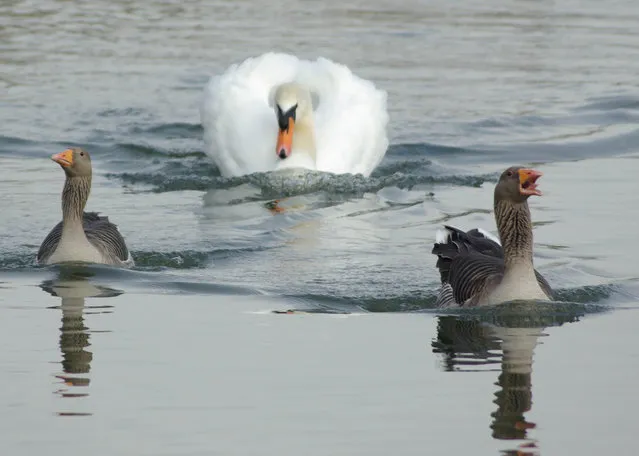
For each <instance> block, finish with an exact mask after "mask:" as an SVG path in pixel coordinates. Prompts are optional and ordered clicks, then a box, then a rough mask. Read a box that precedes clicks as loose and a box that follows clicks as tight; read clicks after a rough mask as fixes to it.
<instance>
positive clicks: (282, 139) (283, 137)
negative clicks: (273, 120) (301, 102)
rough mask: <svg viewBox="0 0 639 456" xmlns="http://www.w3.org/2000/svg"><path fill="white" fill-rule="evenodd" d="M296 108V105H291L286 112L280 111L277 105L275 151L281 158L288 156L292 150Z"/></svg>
mask: <svg viewBox="0 0 639 456" xmlns="http://www.w3.org/2000/svg"><path fill="white" fill-rule="evenodd" d="M296 109H297V105H295V106H293V107H292V108H291V109H289V110H288V111H286V112H282V110H281V109H280V107H279V106H278V107H277V124H278V125H279V132H278V134H277V145H276V146H275V153H276V154H277V156H278V157H280V158H281V159H282V160H283V159H285V158H287V157H288V156H290V155H291V152H292V151H293V129H294V128H295V110H296Z"/></svg>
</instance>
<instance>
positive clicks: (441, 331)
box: [432, 314, 578, 456]
mask: <svg viewBox="0 0 639 456" xmlns="http://www.w3.org/2000/svg"><path fill="white" fill-rule="evenodd" d="M577 318H578V316H577V315H572V316H566V317H560V318H559V319H558V318H557V317H556V316H553V317H550V318H543V317H540V318H539V319H537V318H534V317H533V318H531V316H530V315H521V316H514V315H509V316H508V317H507V318H505V317H504V318H499V317H498V316H495V314H491V315H490V318H489V319H486V320H490V321H486V320H482V319H470V318H469V317H463V316H461V317H458V316H445V317H439V321H438V325H437V337H436V339H435V340H433V343H432V348H433V352H434V353H439V354H441V355H442V361H443V366H442V367H443V369H444V370H447V371H466V372H468V371H475V370H483V371H486V370H490V371H499V372H500V373H499V376H498V377H497V383H496V385H497V387H498V388H497V391H496V392H495V393H494V394H495V399H494V401H493V402H494V403H495V404H496V405H497V410H495V411H494V412H493V413H492V414H491V416H492V420H491V424H490V428H491V429H492V436H493V438H495V439H498V440H518V441H520V443H519V445H518V447H517V448H516V449H513V450H507V451H504V452H503V453H502V454H504V455H512V456H515V455H517V456H521V455H533V454H535V455H538V454H539V448H538V442H537V440H536V439H533V438H531V437H530V436H529V435H528V434H529V430H530V429H534V428H535V427H536V424H535V423H532V422H530V421H527V420H526V417H525V414H526V413H528V412H530V410H531V408H532V371H533V354H534V350H535V347H536V346H537V344H538V343H539V339H540V337H541V336H546V334H545V333H544V329H545V327H546V326H551V325H561V324H563V323H566V322H572V321H576V320H577ZM535 320H538V321H535Z"/></svg>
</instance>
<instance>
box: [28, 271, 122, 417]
mask: <svg viewBox="0 0 639 456" xmlns="http://www.w3.org/2000/svg"><path fill="white" fill-rule="evenodd" d="M93 275H94V274H93V273H92V272H90V271H89V270H87V269H80V268H72V267H64V268H62V269H60V271H59V273H58V277H56V278H55V279H54V280H46V281H44V282H43V283H42V284H41V285H40V287H41V288H42V289H43V290H44V291H46V292H48V293H50V294H51V295H52V296H56V297H59V298H61V303H60V306H53V307H50V308H52V309H61V310H62V326H61V327H60V341H59V345H60V351H61V353H62V362H61V364H62V373H61V374H60V373H58V374H56V377H57V378H59V379H60V380H62V382H63V384H64V386H62V387H60V388H59V389H58V390H57V391H56V393H57V394H58V395H60V397H62V398H81V397H86V396H88V395H89V393H88V391H87V388H88V386H89V383H90V378H89V372H90V370H91V361H92V360H93V353H92V352H91V351H89V350H88V347H89V346H90V345H91V343H90V333H91V330H90V329H89V328H88V327H87V326H86V324H85V322H84V316H85V315H88V314H95V313H110V312H111V310H110V309H111V308H112V306H109V305H94V306H86V305H85V298H106V297H113V296H118V295H120V294H122V291H119V290H114V289H111V288H108V287H105V286H101V285H94V284H92V283H91V282H90V281H89V277H91V276H93ZM58 415H90V413H80V412H66V411H61V412H58Z"/></svg>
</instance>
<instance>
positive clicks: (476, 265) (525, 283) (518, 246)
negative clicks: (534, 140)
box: [432, 166, 553, 307]
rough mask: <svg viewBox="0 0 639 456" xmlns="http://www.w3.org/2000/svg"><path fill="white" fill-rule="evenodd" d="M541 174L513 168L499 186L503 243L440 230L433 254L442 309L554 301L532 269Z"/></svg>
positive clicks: (481, 234) (478, 232)
mask: <svg viewBox="0 0 639 456" xmlns="http://www.w3.org/2000/svg"><path fill="white" fill-rule="evenodd" d="M541 176H542V173H541V172H539V171H536V170H534V169H529V168H524V167H519V166H513V167H510V168H508V169H507V170H505V171H504V172H503V173H502V174H501V176H500V178H499V182H498V183H497V185H496V186H495V196H494V211H495V220H496V222H497V230H498V232H499V239H500V240H501V244H500V243H499V241H498V240H496V239H494V238H493V237H492V236H491V235H489V233H488V232H486V231H484V230H482V229H480V228H474V229H472V230H470V231H467V232H464V231H462V230H460V229H458V228H455V227H452V226H450V225H445V226H444V229H443V230H438V232H437V234H436V239H435V244H434V246H433V250H432V253H433V254H434V255H436V256H437V264H436V267H437V268H438V269H439V273H440V276H441V288H440V292H439V295H438V297H437V306H439V307H455V306H462V307H471V306H483V305H496V304H500V303H503V302H507V301H513V300H542V301H548V300H551V299H552V293H553V292H552V289H551V287H550V285H549V284H548V282H547V281H546V279H545V278H544V277H543V276H542V275H541V274H540V273H539V272H538V271H536V270H535V268H534V266H533V232H532V222H531V218H530V208H529V207H528V198H529V197H530V196H533V195H537V196H541V191H540V190H539V189H538V188H537V179H539V178H540V177H541Z"/></svg>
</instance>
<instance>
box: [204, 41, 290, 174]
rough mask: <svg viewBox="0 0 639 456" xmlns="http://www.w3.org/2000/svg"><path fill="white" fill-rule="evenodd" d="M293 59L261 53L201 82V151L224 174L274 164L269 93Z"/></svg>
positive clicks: (260, 169)
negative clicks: (202, 150) (202, 87)
mask: <svg viewBox="0 0 639 456" xmlns="http://www.w3.org/2000/svg"><path fill="white" fill-rule="evenodd" d="M284 57H288V58H284ZM291 59H293V62H291ZM296 61H297V59H295V58H294V57H291V56H281V55H280V56H279V57H278V55H274V54H266V55H264V56H261V57H258V58H252V59H248V60H246V61H245V62H243V63H242V64H240V65H233V66H231V67H230V68H229V69H228V70H227V71H226V72H224V73H223V74H222V75H219V76H214V77H212V78H211V80H210V81H209V83H208V84H207V86H206V88H205V90H204V99H203V101H202V104H201V106H200V118H201V122H202V127H203V128H204V142H205V145H206V153H207V154H208V155H209V156H210V157H211V158H212V159H213V161H214V162H215V164H216V165H217V166H218V168H219V169H220V171H221V172H222V174H223V175H224V176H239V175H243V174H250V173H254V172H266V171H271V170H273V169H274V168H275V165H276V163H277V156H276V154H275V143H276V138H277V120H276V117H275V112H274V110H273V107H272V94H271V92H272V89H273V87H275V86H276V85H278V84H281V83H283V82H286V81H287V80H288V79H290V78H292V77H293V75H294V72H295V68H296V65H295V63H294V62H296Z"/></svg>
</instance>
